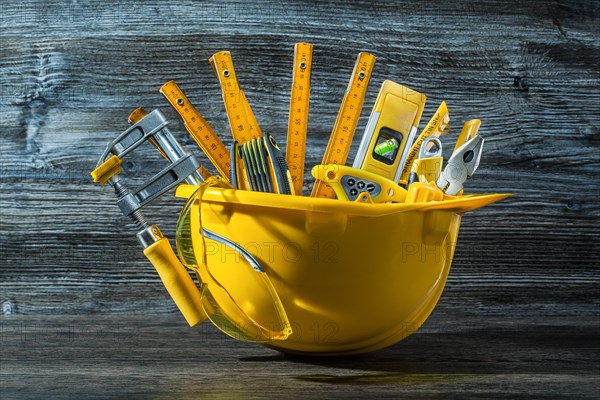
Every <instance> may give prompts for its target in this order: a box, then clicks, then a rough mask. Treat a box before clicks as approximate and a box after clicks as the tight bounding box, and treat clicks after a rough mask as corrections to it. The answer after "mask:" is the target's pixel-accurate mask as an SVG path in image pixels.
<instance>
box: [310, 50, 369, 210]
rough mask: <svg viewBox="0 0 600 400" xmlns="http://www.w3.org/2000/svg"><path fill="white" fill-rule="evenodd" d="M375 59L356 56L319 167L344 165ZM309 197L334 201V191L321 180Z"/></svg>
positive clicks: (360, 55)
mask: <svg viewBox="0 0 600 400" xmlns="http://www.w3.org/2000/svg"><path fill="white" fill-rule="evenodd" d="M375 60H376V57H375V56H374V55H372V54H370V53H366V52H362V53H359V55H358V59H357V60H356V64H355V65H354V70H353V71H352V77H351V79H350V82H349V84H348V89H347V90H346V93H345V95H344V99H343V100H342V104H341V106H340V110H339V112H338V115H337V119H336V120H335V124H334V126H333V131H332V132H331V137H330V138H329V143H328V144H327V148H326V150H325V155H324V156H323V161H322V162H321V164H323V165H327V164H338V165H344V164H345V163H346V159H347V158H348V153H349V151H350V145H351V144H352V138H353V137H354V132H355V131H356V126H357V124H358V119H359V118H360V112H361V110H362V106H363V103H364V100H365V95H366V93H367V87H368V85H369V79H370V78H371V73H372V72H373V67H374V66H375ZM311 196H312V197H323V198H330V199H335V198H336V196H335V192H334V190H333V189H332V188H331V187H330V186H329V185H327V184H326V183H325V182H323V181H322V180H317V181H316V182H315V185H314V186H313V190H312V193H311Z"/></svg>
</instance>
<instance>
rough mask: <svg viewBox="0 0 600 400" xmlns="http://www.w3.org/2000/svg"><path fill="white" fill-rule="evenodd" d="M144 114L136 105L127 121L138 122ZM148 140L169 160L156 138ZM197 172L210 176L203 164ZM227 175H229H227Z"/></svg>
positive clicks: (205, 176)
mask: <svg viewBox="0 0 600 400" xmlns="http://www.w3.org/2000/svg"><path fill="white" fill-rule="evenodd" d="M146 115H148V112H147V111H146V110H144V109H143V108H142V107H138V108H136V109H135V110H133V111H132V112H131V114H129V118H127V122H129V123H130V124H131V125H133V124H135V123H137V122H139V121H140V120H141V119H142V118H144V117H145V116H146ZM148 140H149V141H150V143H152V144H153V145H154V147H156V150H158V152H159V153H160V154H161V155H162V156H163V157H164V158H166V159H167V160H169V157H167V155H166V154H165V153H164V151H163V150H162V149H161V148H160V145H159V144H158V143H157V142H156V139H154V138H149V139H148ZM198 172H199V173H200V176H202V178H204V179H208V178H209V177H211V176H212V174H211V173H210V172H209V171H208V170H207V169H206V168H204V166H202V165H201V166H200V168H198ZM227 177H229V175H227Z"/></svg>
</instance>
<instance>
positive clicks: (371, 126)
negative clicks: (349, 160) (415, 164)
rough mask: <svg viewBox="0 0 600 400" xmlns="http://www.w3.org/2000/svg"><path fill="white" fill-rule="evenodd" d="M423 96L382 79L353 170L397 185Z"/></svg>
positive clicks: (417, 122) (422, 102) (418, 119)
mask: <svg viewBox="0 0 600 400" xmlns="http://www.w3.org/2000/svg"><path fill="white" fill-rule="evenodd" d="M426 99H427V97H426V96H425V95H423V94H421V93H419V92H417V91H415V90H412V89H409V88H407V87H405V86H402V85H399V84H397V83H395V82H392V81H390V80H386V81H384V82H383V84H382V85H381V89H380V90H379V95H378V96H377V100H376V101H375V105H374V106H373V111H372V112H371V116H370V117H369V122H368V123H367V127H366V129H365V133H364V135H363V137H362V141H361V142H360V146H359V148H358V153H357V154H356V159H355V160H354V164H353V167H354V168H359V169H364V170H365V171H369V172H373V173H376V174H379V175H381V176H383V177H384V178H387V179H391V180H393V181H394V182H398V180H399V179H400V176H401V174H402V167H403V166H404V162H405V161H406V157H407V155H408V151H407V150H408V149H409V148H410V145H411V144H412V141H413V140H414V137H415V134H416V132H417V126H418V125H419V121H420V120H421V115H422V114H423V107H425V100H426Z"/></svg>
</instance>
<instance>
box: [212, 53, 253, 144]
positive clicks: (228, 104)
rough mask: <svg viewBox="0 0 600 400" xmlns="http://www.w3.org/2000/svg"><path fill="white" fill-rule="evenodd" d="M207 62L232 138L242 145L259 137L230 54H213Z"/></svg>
mask: <svg viewBox="0 0 600 400" xmlns="http://www.w3.org/2000/svg"><path fill="white" fill-rule="evenodd" d="M209 61H210V64H211V65H212V67H213V70H214V71H215V74H216V75H217V78H218V80H219V85H221V92H222V94H223V102H224V103H225V111H226V112H227V118H228V119H229V126H230V128H231V134H232V135H233V138H234V139H235V140H236V141H237V142H238V143H240V144H243V143H246V142H247V141H249V140H251V139H254V138H257V137H261V136H262V132H261V130H260V127H259V126H258V122H257V121H256V118H255V117H254V113H253V112H252V109H251V108H250V103H248V99H246V95H245V94H244V91H243V90H242V88H241V87H240V84H239V83H238V80H237V76H236V74H235V70H234V68H233V60H232V59H231V53H230V52H228V51H221V52H219V53H216V54H213V55H212V57H210V59H209Z"/></svg>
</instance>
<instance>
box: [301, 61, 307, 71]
mask: <svg viewBox="0 0 600 400" xmlns="http://www.w3.org/2000/svg"><path fill="white" fill-rule="evenodd" d="M305 68H306V63H305V62H304V61H302V62H301V63H300V69H305Z"/></svg>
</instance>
